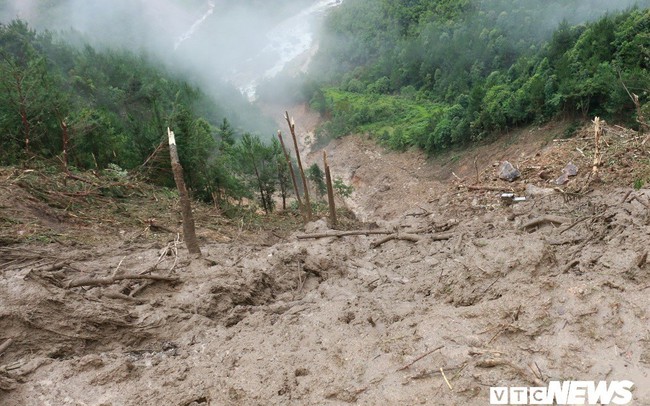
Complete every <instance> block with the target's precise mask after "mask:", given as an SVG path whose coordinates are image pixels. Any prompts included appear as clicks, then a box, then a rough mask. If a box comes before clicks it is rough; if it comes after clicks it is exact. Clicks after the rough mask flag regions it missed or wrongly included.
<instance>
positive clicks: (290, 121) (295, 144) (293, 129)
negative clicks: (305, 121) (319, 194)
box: [284, 111, 312, 221]
mask: <svg viewBox="0 0 650 406" xmlns="http://www.w3.org/2000/svg"><path fill="white" fill-rule="evenodd" d="M284 118H285V119H286V120H287V124H289V130H291V137H293V147H294V148H295V149H296V160H297V161H298V169H299V170H300V176H301V177H302V186H303V187H304V189H305V206H307V209H306V213H307V220H309V221H311V217H312V212H311V201H310V200H309V187H308V186H307V178H306V177H305V171H304V170H303V168H302V160H301V159H300V149H299V148H298V138H297V137H296V123H294V121H293V119H292V118H291V119H290V118H289V112H288V111H285V116H284Z"/></svg>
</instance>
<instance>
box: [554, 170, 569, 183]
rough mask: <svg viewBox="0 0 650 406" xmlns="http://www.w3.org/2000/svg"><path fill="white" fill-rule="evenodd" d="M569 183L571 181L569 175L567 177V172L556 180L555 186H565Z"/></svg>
mask: <svg viewBox="0 0 650 406" xmlns="http://www.w3.org/2000/svg"><path fill="white" fill-rule="evenodd" d="M568 181H569V175H567V174H566V172H563V173H562V175H561V176H560V177H559V178H557V179H555V184H556V185H564V184H565V183H567V182H568Z"/></svg>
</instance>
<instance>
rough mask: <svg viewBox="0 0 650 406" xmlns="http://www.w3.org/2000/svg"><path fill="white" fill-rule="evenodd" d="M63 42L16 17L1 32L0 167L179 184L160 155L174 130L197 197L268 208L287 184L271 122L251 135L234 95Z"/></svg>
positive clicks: (123, 56) (131, 57)
mask: <svg viewBox="0 0 650 406" xmlns="http://www.w3.org/2000/svg"><path fill="white" fill-rule="evenodd" d="M64 38H65V39H67V40H70V39H71V38H72V39H74V38H75V37H74V33H68V34H66V36H65V37H63V36H61V35H58V34H52V33H50V32H42V33H37V32H36V31H34V30H32V29H31V28H30V27H29V26H28V25H27V24H26V23H24V22H22V21H19V20H16V21H13V22H11V23H9V24H6V25H0V88H1V89H2V95H3V96H2V97H1V98H0V132H1V134H2V137H0V164H2V165H12V164H18V163H21V162H25V161H28V160H30V161H35V162H36V161H42V160H43V159H44V160H46V162H49V163H50V164H52V165H54V166H58V167H61V168H63V169H65V170H72V171H74V170H76V169H80V170H83V169H98V170H104V169H106V168H111V169H112V170H118V171H119V170H120V168H124V169H138V170H139V172H140V173H141V174H142V175H143V176H146V177H147V178H148V179H149V180H150V181H152V182H154V183H157V184H161V185H173V179H172V175H171V172H170V169H169V155H168V153H167V152H165V151H166V150H165V149H164V148H165V143H166V128H167V127H171V128H172V129H173V130H174V131H175V132H176V134H177V140H178V148H179V155H180V159H181V163H182V165H183V166H184V168H185V175H186V178H187V179H186V180H187V182H188V184H189V186H190V187H191V189H192V191H193V193H194V195H195V197H197V198H203V199H205V200H215V201H216V202H217V203H221V204H225V203H227V201H228V199H227V198H228V197H230V198H233V199H239V198H241V197H249V198H253V197H254V196H255V194H256V193H258V195H257V198H259V199H260V201H261V203H262V206H263V207H264V208H265V209H267V210H272V208H273V207H272V205H273V200H272V199H271V198H270V196H272V195H273V193H275V191H276V189H277V190H279V189H284V186H285V184H284V183H286V179H287V177H286V176H285V175H286V173H285V172H286V171H285V169H284V168H285V167H286V165H284V166H282V165H278V160H279V159H280V157H281V154H280V150H279V145H278V143H271V144H267V143H264V142H262V139H261V136H265V138H269V137H270V136H271V135H272V134H273V132H272V131H273V130H274V124H273V122H272V121H271V120H268V121H269V125H268V126H266V128H267V131H268V133H264V134H261V133H257V134H250V133H248V132H247V131H246V130H253V129H256V127H255V124H254V123H253V120H250V121H248V122H247V124H249V128H247V129H240V128H237V127H236V126H235V125H233V122H238V123H240V124H243V123H246V121H245V119H246V118H247V115H248V116H250V115H251V114H253V113H251V112H250V111H246V110H239V111H236V112H235V114H234V116H235V117H234V120H233V118H232V116H233V114H228V113H229V112H232V110H233V106H243V105H244V101H243V98H242V97H241V95H239V94H238V93H237V92H236V91H235V90H234V89H233V90H232V91H231V94H227V93H226V94H225V95H224V96H228V97H227V98H228V100H230V103H231V105H230V106H225V105H223V104H217V103H216V102H215V101H214V100H213V99H212V98H211V97H208V96H207V95H206V94H205V93H204V92H203V91H202V90H201V89H199V88H198V87H197V86H196V85H193V84H191V83H189V82H187V81H185V80H183V79H182V78H179V77H178V76H177V75H176V74H174V73H172V72H170V71H169V70H167V69H164V68H163V67H161V64H160V62H159V61H156V60H155V59H154V58H149V57H147V56H144V55H143V54H134V53H131V52H129V51H123V50H110V49H107V50H102V51H98V50H96V49H95V48H93V47H91V46H90V45H85V46H72V45H70V43H69V42H66V41H64ZM77 40H78V41H80V39H79V38H77ZM225 91H226V90H224V92H225ZM224 98H226V97H224ZM238 98H239V99H238ZM238 100H240V101H238ZM249 108H250V107H249ZM258 114H259V113H258ZM260 121H261V120H255V122H257V123H259V122H260ZM257 128H259V127H257ZM283 182H284V183H283Z"/></svg>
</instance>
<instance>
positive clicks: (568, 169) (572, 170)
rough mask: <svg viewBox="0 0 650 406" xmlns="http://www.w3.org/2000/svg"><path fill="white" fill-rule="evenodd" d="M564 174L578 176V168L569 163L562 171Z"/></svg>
mask: <svg viewBox="0 0 650 406" xmlns="http://www.w3.org/2000/svg"><path fill="white" fill-rule="evenodd" d="M562 173H566V174H567V176H576V175H577V174H578V167H577V166H576V165H574V164H573V162H569V163H568V164H567V165H566V166H565V167H564V169H562Z"/></svg>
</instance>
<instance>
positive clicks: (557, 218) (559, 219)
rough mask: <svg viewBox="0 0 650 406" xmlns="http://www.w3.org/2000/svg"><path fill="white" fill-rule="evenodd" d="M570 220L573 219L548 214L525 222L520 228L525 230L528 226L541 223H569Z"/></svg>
mask: <svg viewBox="0 0 650 406" xmlns="http://www.w3.org/2000/svg"><path fill="white" fill-rule="evenodd" d="M570 221H571V220H570V219H568V218H566V217H560V216H553V215H548V216H543V217H540V218H536V219H533V220H531V221H529V222H527V223H525V224H524V225H522V226H521V227H520V228H521V229H522V230H525V229H527V228H530V227H535V226H539V225H541V224H544V223H553V224H564V223H568V222H570Z"/></svg>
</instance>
